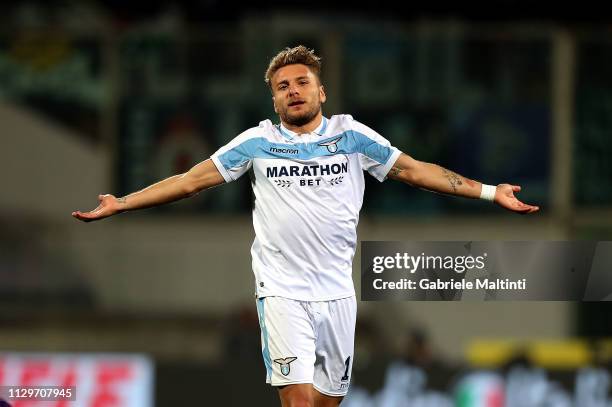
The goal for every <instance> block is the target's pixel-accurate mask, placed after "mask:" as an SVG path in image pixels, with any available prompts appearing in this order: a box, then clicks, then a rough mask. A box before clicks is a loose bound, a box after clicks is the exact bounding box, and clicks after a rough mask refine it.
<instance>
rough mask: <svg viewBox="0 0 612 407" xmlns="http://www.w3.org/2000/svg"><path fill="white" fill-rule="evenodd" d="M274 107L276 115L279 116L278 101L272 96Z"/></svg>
mask: <svg viewBox="0 0 612 407" xmlns="http://www.w3.org/2000/svg"><path fill="white" fill-rule="evenodd" d="M272 106H274V113H276V114H278V109H277V108H276V99H274V96H272Z"/></svg>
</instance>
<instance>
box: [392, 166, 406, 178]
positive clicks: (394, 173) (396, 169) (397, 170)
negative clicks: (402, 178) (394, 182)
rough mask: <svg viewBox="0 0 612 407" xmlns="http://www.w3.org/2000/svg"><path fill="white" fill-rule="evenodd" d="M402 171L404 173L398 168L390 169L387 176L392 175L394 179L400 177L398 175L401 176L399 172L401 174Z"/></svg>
mask: <svg viewBox="0 0 612 407" xmlns="http://www.w3.org/2000/svg"><path fill="white" fill-rule="evenodd" d="M402 171H404V170H403V169H402V168H400V167H392V168H391V169H390V170H389V175H392V176H394V177H397V176H398V175H400V174H401V172H402Z"/></svg>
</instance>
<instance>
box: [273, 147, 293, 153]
mask: <svg viewBox="0 0 612 407" xmlns="http://www.w3.org/2000/svg"><path fill="white" fill-rule="evenodd" d="M270 152H271V153H281V154H298V153H299V151H298V150H297V149H296V148H276V147H270Z"/></svg>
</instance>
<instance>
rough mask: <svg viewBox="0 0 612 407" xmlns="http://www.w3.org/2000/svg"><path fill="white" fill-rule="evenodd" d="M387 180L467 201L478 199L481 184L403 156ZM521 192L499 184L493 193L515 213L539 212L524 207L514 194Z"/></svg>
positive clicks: (513, 187)
mask: <svg viewBox="0 0 612 407" xmlns="http://www.w3.org/2000/svg"><path fill="white" fill-rule="evenodd" d="M388 177H389V178H391V179H394V180H397V181H402V182H405V183H407V184H410V185H413V186H415V187H419V188H423V189H427V190H429V191H433V192H439V193H443V194H450V195H456V196H463V197H466V198H480V194H481V191H482V185H483V184H482V183H480V182H478V181H473V180H471V179H468V178H465V177H463V176H461V175H459V174H456V173H454V172H453V171H450V170H447V169H446V168H442V167H440V166H439V165H437V164H431V163H427V162H423V161H418V160H415V159H414V158H412V157H410V156H409V155H407V154H403V153H402V154H401V155H400V156H399V158H398V159H397V161H396V162H395V164H393V167H392V168H391V170H390V171H389V175H388ZM520 190H521V187H520V186H518V185H510V184H499V185H498V186H497V188H496V190H495V197H494V201H495V203H497V204H498V205H499V206H501V207H503V208H506V209H508V210H510V211H514V212H519V213H532V212H536V211H537V210H539V209H540V208H539V207H537V206H533V205H527V204H524V203H523V202H521V201H519V200H518V199H517V198H516V197H515V196H514V193H515V192H519V191H520Z"/></svg>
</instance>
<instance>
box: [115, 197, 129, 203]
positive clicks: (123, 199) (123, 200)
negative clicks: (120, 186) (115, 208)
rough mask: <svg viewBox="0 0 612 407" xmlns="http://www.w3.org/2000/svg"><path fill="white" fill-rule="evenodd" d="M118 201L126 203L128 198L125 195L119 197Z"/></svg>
mask: <svg viewBox="0 0 612 407" xmlns="http://www.w3.org/2000/svg"><path fill="white" fill-rule="evenodd" d="M117 202H119V203H122V204H124V203H126V202H127V200H126V199H125V197H122V198H117Z"/></svg>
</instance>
